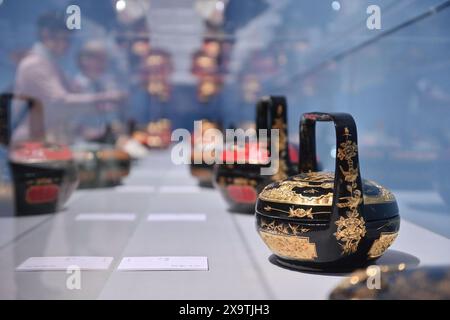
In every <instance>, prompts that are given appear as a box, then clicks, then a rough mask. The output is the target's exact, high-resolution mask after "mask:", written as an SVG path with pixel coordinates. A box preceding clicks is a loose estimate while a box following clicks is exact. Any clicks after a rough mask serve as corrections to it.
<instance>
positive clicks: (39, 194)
mask: <svg viewBox="0 0 450 320" xmlns="http://www.w3.org/2000/svg"><path fill="white" fill-rule="evenodd" d="M13 101H14V102H15V103H16V102H21V103H23V104H25V108H24V109H23V110H25V111H26V113H25V114H27V113H28V114H29V112H28V111H29V110H31V109H33V110H34V111H36V112H35V113H33V115H34V116H32V117H31V118H32V119H33V121H34V125H32V126H31V127H33V126H37V127H40V128H43V119H42V118H39V117H36V116H35V115H36V114H37V115H41V114H42V105H41V104H40V103H39V101H37V100H35V99H32V98H29V97H24V96H19V95H13V94H3V95H1V96H0V109H1V110H2V113H1V114H2V118H1V119H0V122H1V125H0V127H1V134H0V139H1V143H3V144H4V145H6V146H9V155H8V158H9V165H10V168H11V173H12V178H13V179H12V180H13V183H14V193H15V210H16V213H17V214H23V215H27V214H41V213H52V212H56V211H59V210H60V209H61V208H62V207H63V205H64V204H65V203H66V201H67V200H68V199H69V197H70V195H71V194H72V193H73V191H74V190H75V189H76V187H77V185H78V174H77V168H76V165H75V162H74V159H73V154H72V152H71V150H70V149H69V148H68V147H67V146H65V145H61V144H54V143H47V142H42V141H39V140H38V141H19V142H15V143H13V144H12V145H10V138H11V133H12V131H13V130H14V124H12V117H11V115H12V112H11V107H12V105H13ZM15 106H16V105H15ZM19 122H20V119H19ZM30 130H31V132H33V128H31V129H30ZM32 136H33V138H35V139H38V138H40V137H38V136H35V135H32ZM42 138H43V136H42Z"/></svg>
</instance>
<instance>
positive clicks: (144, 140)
mask: <svg viewBox="0 0 450 320" xmlns="http://www.w3.org/2000/svg"><path fill="white" fill-rule="evenodd" d="M171 130H172V125H171V122H170V120H168V119H160V120H157V121H152V122H150V123H149V124H148V125H147V127H146V128H145V129H141V130H133V132H132V138H133V139H134V140H136V141H138V142H139V143H141V144H142V145H144V146H146V147H148V148H155V149H166V148H168V147H169V146H170V142H171V140H170V138H171V134H172V132H171Z"/></svg>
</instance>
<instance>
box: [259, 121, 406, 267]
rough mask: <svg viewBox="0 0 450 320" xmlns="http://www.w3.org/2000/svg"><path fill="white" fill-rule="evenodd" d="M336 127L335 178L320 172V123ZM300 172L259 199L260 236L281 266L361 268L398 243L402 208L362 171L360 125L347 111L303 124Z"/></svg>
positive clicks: (330, 173) (265, 190)
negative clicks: (317, 136) (317, 142)
mask: <svg viewBox="0 0 450 320" xmlns="http://www.w3.org/2000/svg"><path fill="white" fill-rule="evenodd" d="M318 121H326V122H329V121H331V122H334V126H335V130H336V145H337V148H336V165H335V171H334V172H324V171H318V168H317V159H316V136H315V127H316V122H318ZM300 159H301V161H300V164H299V174H298V175H295V176H291V177H289V178H288V179H285V180H283V181H279V182H274V183H272V184H270V185H268V186H267V187H265V188H264V190H263V191H262V192H261V193H260V194H259V196H258V201H257V204H256V224H257V230H258V232H259V234H260V236H261V238H262V240H263V241H264V242H265V243H266V245H267V246H268V247H269V248H270V249H271V250H272V251H273V253H274V254H275V255H276V257H277V261H278V262H279V263H280V264H281V265H285V266H288V267H291V268H299V269H312V270H314V269H316V270H323V271H327V270H339V269H341V270H344V269H355V268H358V267H360V266H362V265H365V264H367V263H370V262H372V261H374V260H376V259H377V258H379V257H380V256H381V255H383V253H384V252H385V251H386V250H387V248H389V246H390V245H391V244H392V243H393V242H394V240H395V238H396V237H397V235H398V231H399V227H400V217H399V210H398V206H397V202H396V199H395V197H394V195H393V194H392V192H391V191H389V190H388V189H386V188H384V187H382V186H380V185H378V184H377V183H375V182H373V181H370V180H364V179H362V177H361V173H360V163H359V154H358V140H357V132H356V124H355V122H354V120H353V117H352V116H351V115H349V114H345V113H305V114H303V116H302V118H301V124H300Z"/></svg>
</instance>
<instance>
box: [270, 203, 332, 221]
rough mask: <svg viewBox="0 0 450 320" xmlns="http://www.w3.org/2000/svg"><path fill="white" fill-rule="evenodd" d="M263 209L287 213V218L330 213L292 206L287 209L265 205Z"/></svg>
mask: <svg viewBox="0 0 450 320" xmlns="http://www.w3.org/2000/svg"><path fill="white" fill-rule="evenodd" d="M264 210H265V211H267V212H270V211H279V212H283V213H287V214H288V217H289V218H309V219H314V215H315V214H330V212H328V211H326V212H313V209H312V208H309V209H303V208H297V209H294V208H293V207H290V208H289V211H286V210H282V209H278V208H272V207H271V206H269V205H267V206H265V207H264Z"/></svg>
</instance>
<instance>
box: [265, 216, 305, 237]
mask: <svg viewBox="0 0 450 320" xmlns="http://www.w3.org/2000/svg"><path fill="white" fill-rule="evenodd" d="M260 230H262V231H267V232H271V233H276V234H284V235H293V236H295V235H298V234H302V233H306V232H309V231H310V229H308V228H305V227H301V226H299V225H296V224H292V223H287V224H286V223H276V222H275V220H273V221H272V222H270V223H267V222H266V221H265V220H264V219H261V223H260Z"/></svg>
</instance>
